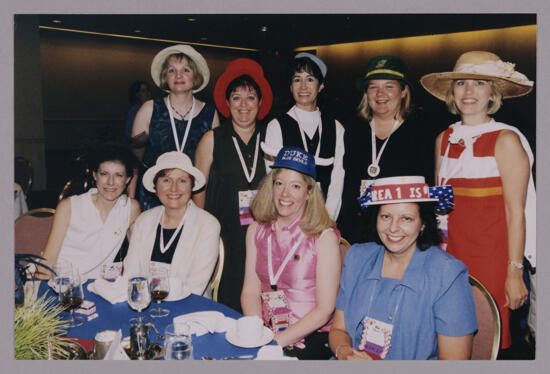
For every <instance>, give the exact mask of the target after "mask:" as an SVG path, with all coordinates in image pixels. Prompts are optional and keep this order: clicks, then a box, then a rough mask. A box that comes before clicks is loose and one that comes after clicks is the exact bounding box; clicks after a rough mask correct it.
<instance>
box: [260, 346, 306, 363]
mask: <svg viewBox="0 0 550 374" xmlns="http://www.w3.org/2000/svg"><path fill="white" fill-rule="evenodd" d="M297 359H298V358H297V357H288V356H285V355H284V354H283V348H281V346H280V345H278V344H277V345H264V346H263V347H262V348H260V349H259V350H258V354H257V355H256V360H297Z"/></svg>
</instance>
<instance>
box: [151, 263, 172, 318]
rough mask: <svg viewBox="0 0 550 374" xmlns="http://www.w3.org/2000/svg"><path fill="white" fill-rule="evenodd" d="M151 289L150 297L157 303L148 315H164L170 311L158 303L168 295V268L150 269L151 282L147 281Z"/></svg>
mask: <svg viewBox="0 0 550 374" xmlns="http://www.w3.org/2000/svg"><path fill="white" fill-rule="evenodd" d="M149 289H150V290H151V299H153V300H155V301H156V302H157V304H158V307H157V308H154V309H151V312H150V313H149V315H150V316H151V317H153V318H160V317H166V316H167V315H168V314H170V311H169V310H168V309H165V308H161V307H160V303H161V302H162V300H163V299H165V298H166V297H167V296H168V293H169V292H170V278H168V269H166V268H154V269H151V282H150V283H149Z"/></svg>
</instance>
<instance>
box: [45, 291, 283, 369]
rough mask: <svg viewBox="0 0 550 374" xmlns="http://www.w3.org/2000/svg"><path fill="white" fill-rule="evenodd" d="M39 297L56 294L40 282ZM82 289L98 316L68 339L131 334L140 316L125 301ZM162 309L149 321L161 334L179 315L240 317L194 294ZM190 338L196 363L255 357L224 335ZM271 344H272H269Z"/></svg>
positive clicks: (252, 351) (70, 333)
mask: <svg viewBox="0 0 550 374" xmlns="http://www.w3.org/2000/svg"><path fill="white" fill-rule="evenodd" d="M40 283H41V284H40V288H39V290H38V295H39V296H41V295H43V294H44V293H46V292H47V293H48V295H49V296H53V297H57V294H56V293H55V292H53V290H52V289H50V288H49V287H48V285H47V283H46V282H44V281H43V282H40ZM86 286H87V284H86V285H85V286H84V298H85V299H86V300H90V301H93V302H94V303H95V306H96V312H97V313H98V315H99V316H98V317H97V318H96V319H94V320H92V321H89V322H84V324H83V325H82V326H79V327H74V328H70V329H69V330H68V332H67V336H70V337H74V338H79V339H89V340H93V339H94V336H95V334H96V333H97V332H99V331H103V330H119V329H122V336H123V337H126V336H129V335H130V322H129V320H130V318H133V317H138V316H139V314H138V313H137V312H136V311H134V310H132V309H130V307H129V306H128V303H127V302H123V303H118V304H111V303H109V302H108V301H107V300H105V299H103V298H102V297H100V296H98V295H96V294H95V293H93V292H88V290H87V289H86ZM156 306H157V304H156V303H154V304H153V303H151V305H150V306H149V307H148V308H147V309H146V310H144V311H143V312H142V315H144V316H147V317H149V310H150V309H151V308H154V307H156ZM161 306H162V307H163V308H166V309H169V310H170V314H169V315H168V316H167V317H162V318H150V320H151V321H152V322H153V324H154V325H155V327H156V328H157V330H159V332H160V333H161V334H163V335H164V328H165V327H166V326H167V325H168V324H170V323H172V319H173V318H174V317H177V316H179V315H182V314H186V313H192V312H199V311H205V310H215V311H219V312H222V313H223V314H224V315H225V316H227V317H231V318H236V319H237V318H240V317H242V315H241V314H240V313H238V312H236V311H235V310H233V309H231V308H229V307H227V306H225V305H223V304H219V303H217V302H215V301H212V300H210V299H207V298H205V297H202V296H197V295H194V294H191V295H189V296H188V297H186V298H185V299H183V300H179V301H171V302H170V301H163V302H162V304H161ZM150 337H151V341H152V342H156V343H159V344H161V345H162V344H163V341H162V340H158V339H156V333H155V332H154V331H153V330H152V329H151V334H150ZM192 339H193V350H194V351H193V356H194V358H195V360H200V359H201V357H202V356H210V357H214V358H222V357H225V356H240V355H250V354H252V355H254V357H255V356H256V353H257V352H258V349H259V347H258V348H241V347H236V346H234V345H232V344H230V343H229V342H228V341H227V340H226V339H225V333H214V334H205V335H202V336H196V335H193V336H192ZM272 344H274V343H272Z"/></svg>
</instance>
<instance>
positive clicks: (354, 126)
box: [338, 56, 436, 243]
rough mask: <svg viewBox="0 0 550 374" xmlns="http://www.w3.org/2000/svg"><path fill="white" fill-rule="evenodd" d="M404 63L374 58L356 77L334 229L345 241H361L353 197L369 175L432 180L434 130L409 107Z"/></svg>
mask: <svg viewBox="0 0 550 374" xmlns="http://www.w3.org/2000/svg"><path fill="white" fill-rule="evenodd" d="M405 70H406V68H405V64H404V63H403V61H402V60H401V59H399V58H397V57H394V56H377V57H374V58H372V59H371V60H370V61H369V63H368V65H367V74H366V75H365V77H363V78H361V79H359V80H358V81H357V88H358V89H359V90H361V91H362V92H364V94H363V98H362V100H361V102H360V104H359V107H358V108H357V117H356V120H355V122H353V123H350V125H349V126H347V128H346V133H345V136H344V144H345V150H346V152H345V155H344V170H345V179H344V191H343V194H342V209H341V211H340V215H339V218H338V228H339V229H340V231H341V233H342V237H344V238H346V239H347V240H348V241H349V242H350V243H357V242H365V241H367V238H366V237H364V235H365V234H364V227H365V222H364V218H363V217H362V212H361V209H360V208H359V204H358V203H357V198H358V197H359V196H360V194H362V193H363V191H365V189H366V188H367V186H368V185H369V184H370V183H372V181H373V180H374V178H381V177H393V176H399V175H418V176H423V177H424V178H425V179H426V181H428V183H432V181H433V165H434V161H433V158H434V156H433V154H434V151H433V149H434V145H433V143H434V141H435V136H436V131H435V130H434V129H433V126H430V125H428V124H427V123H426V121H425V120H423V119H422V118H421V117H420V116H419V115H417V114H416V113H412V111H411V87H410V83H409V82H408V80H407V78H406V75H405Z"/></svg>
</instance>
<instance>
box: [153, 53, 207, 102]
mask: <svg viewBox="0 0 550 374" xmlns="http://www.w3.org/2000/svg"><path fill="white" fill-rule="evenodd" d="M175 53H183V54H185V55H186V56H189V58H190V59H191V60H193V62H194V63H195V65H196V66H197V69H198V71H199V73H200V75H202V79H203V82H202V84H201V85H200V86H199V87H197V88H195V89H194V90H193V93H197V92H199V91H201V90H202V89H204V88H205V87H206V86H207V85H208V82H209V81H210V69H208V64H207V63H206V60H205V59H204V57H202V55H201V54H200V53H199V52H197V51H196V50H195V49H194V48H193V47H191V46H190V45H186V44H176V45H172V46H170V47H166V48H164V49H163V50H161V51H160V52H159V53H157V54H156V56H155V57H154V58H153V62H152V63H151V77H152V78H153V81H154V82H155V84H156V85H157V86H158V87H159V88H160V89H162V90H164V91H166V92H170V91H169V90H165V89H164V88H162V87H161V86H160V72H161V71H162V65H163V64H164V61H166V59H167V58H168V56H170V55H173V54H175Z"/></svg>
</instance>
